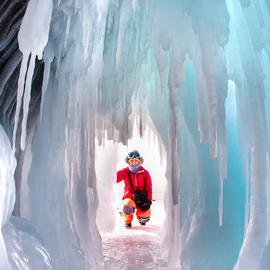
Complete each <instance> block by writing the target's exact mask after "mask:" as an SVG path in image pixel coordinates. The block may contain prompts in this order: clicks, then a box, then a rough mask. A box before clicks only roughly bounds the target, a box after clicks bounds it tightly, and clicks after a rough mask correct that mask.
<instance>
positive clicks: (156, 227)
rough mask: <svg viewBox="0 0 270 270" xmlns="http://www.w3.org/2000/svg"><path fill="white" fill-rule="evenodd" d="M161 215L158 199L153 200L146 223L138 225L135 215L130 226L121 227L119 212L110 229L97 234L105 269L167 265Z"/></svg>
mask: <svg viewBox="0 0 270 270" xmlns="http://www.w3.org/2000/svg"><path fill="white" fill-rule="evenodd" d="M164 218H165V214H164V210H163V204H162V202H161V201H154V202H153V204H152V216H151V220H150V221H149V222H148V223H147V225H146V226H141V225H140V224H139V223H138V221H137V220H136V218H135V219H134V220H133V223H132V229H125V228H124V226H123V224H124V222H123V218H122V217H120V215H119V218H117V222H116V226H115V229H114V231H113V232H112V233H110V234H108V233H107V234H102V235H101V237H102V240H103V241H102V242H103V254H104V258H105V263H106V267H107V269H108V270H143V269H155V270H162V269H168V267H167V262H166V254H167V248H166V247H165V246H164V245H163V244H162V237H163V233H164V228H163V223H164Z"/></svg>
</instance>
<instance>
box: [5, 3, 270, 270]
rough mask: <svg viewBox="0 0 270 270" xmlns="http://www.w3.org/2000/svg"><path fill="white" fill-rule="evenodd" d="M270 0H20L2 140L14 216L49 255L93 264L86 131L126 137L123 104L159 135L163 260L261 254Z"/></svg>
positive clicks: (244, 260)
mask: <svg viewBox="0 0 270 270" xmlns="http://www.w3.org/2000/svg"><path fill="white" fill-rule="evenodd" d="M269 13H270V7H269V3H268V1H267V0H256V1H255V0H249V1H239V0H236V1H232V0H227V1H225V0H222V1H213V0H203V1H185V0H183V1H174V0H171V1H161V0H155V1H154V0H153V1H152V0H148V1H136V0H133V1H129V0H123V1H118V0H106V1H105V0H103V1H99V0H98V1H97V0H96V1H94V0H92V1H84V0H76V1H75V0H74V1H73V0H70V1H60V0H58V1H56V0H55V1H48V2H46V3H43V1H30V3H29V4H28V7H27V11H26V13H25V16H24V19H23V23H22V26H21V29H20V34H19V46H20V49H21V51H22V53H23V60H22V64H21V70H20V77H19V80H18V93H17V108H16V113H15V118H14V119H15V122H14V123H15V124H14V129H13V131H14V133H13V150H14V151H15V146H16V145H18V144H20V145H21V147H22V149H25V150H24V155H23V156H21V159H20V163H21V164H22V165H21V170H20V174H19V175H18V177H19V178H20V181H21V186H20V191H19V194H20V197H19V200H20V204H19V205H21V206H20V213H21V216H22V217H24V218H26V219H28V221H29V222H30V224H31V225H33V226H34V227H35V228H36V230H37V231H38V233H39V234H40V237H41V239H43V241H44V247H45V248H46V252H48V254H50V258H51V266H52V268H53V269H57V270H58V269H67V270H68V269H104V263H103V258H102V252H101V244H100V237H99V234H98V230H97V227H96V224H95V218H96V209H97V206H98V199H100V200H102V194H100V193H99V194H97V183H96V172H95V139H97V140H98V142H99V143H102V142H103V140H104V138H105V137H107V139H109V140H112V141H114V142H122V143H124V144H125V143H127V141H128V139H129V138H130V137H131V136H132V126H133V123H134V119H135V118H134V115H136V117H137V118H138V119H139V130H140V134H141V135H144V131H145V127H146V125H147V124H149V123H150V122H151V124H153V125H154V130H156V132H157V133H158V134H157V135H158V136H159V138H160V139H161V140H162V143H163V144H164V146H165V148H166V161H167V171H166V176H167V180H168V188H169V192H168V202H167V209H166V210H167V211H166V212H167V219H166V220H167V224H166V226H167V228H168V229H167V237H166V242H167V244H168V250H169V256H168V261H169V263H170V266H171V268H174V267H181V269H184V270H186V269H191V270H193V269H194V270H197V269H200V270H212V269H219V270H222V269H224V270H225V269H226V270H227V269H235V270H242V269H243V270H244V269H245V270H246V269H252V270H253V269H254V270H256V269H258V270H266V269H268V268H269V260H268V255H269V254H268V253H269V235H270V234H269V233H270V230H269V229H270V226H269V224H270V223H269V216H270V215H269V209H270V208H269V196H270V189H269V188H270V185H269V124H270V118H269V116H270V112H269V108H270V107H269V87H270V77H269V74H270V63H269V59H270V55H269V52H270V51H269V50H270V47H269V45H270V43H269V42H270V34H269V33H270V19H269V18H270V17H269ZM29 27H31V31H28V29H29ZM36 56H38V57H39V58H43V61H44V65H45V66H44V73H43V84H42V93H41V103H40V111H41V112H40V114H39V117H38V120H36V121H35V124H34V125H30V127H31V128H30V127H29V126H28V128H27V122H28V110H29V102H30V98H31V96H30V93H31V92H30V91H31V82H32V77H33V74H34V70H35V57H36ZM28 61H29V62H28ZM25 75H26V76H25ZM21 110H22V112H23V114H20V113H21ZM20 115H21V117H22V119H20ZM148 116H150V119H151V120H148V119H149V118H148ZM148 121H149V123H148ZM17 130H18V132H17ZM20 130H21V132H20ZM20 135H22V136H20ZM16 142H17V144H16ZM114 153H115V155H116V149H115V148H112V149H111V150H110V154H108V156H113V155H114ZM112 167H115V164H112ZM108 175H109V173H108ZM98 196H99V198H98ZM3 254H4V253H3Z"/></svg>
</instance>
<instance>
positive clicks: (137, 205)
mask: <svg viewBox="0 0 270 270" xmlns="http://www.w3.org/2000/svg"><path fill="white" fill-rule="evenodd" d="M126 162H127V164H128V167H126V168H124V169H122V170H120V171H118V172H117V183H119V182H121V181H124V183H125V187H124V195H123V198H122V200H123V203H124V207H123V213H124V221H125V227H126V228H131V226H132V225H131V223H132V220H133V214H134V213H135V210H136V216H137V219H138V221H139V223H140V224H141V225H145V224H146V222H148V221H149V220H150V215H151V209H150V207H151V204H152V180H151V176H150V174H149V172H148V171H147V170H146V169H144V168H143V167H142V166H141V165H142V163H143V158H142V157H141V156H140V153H139V152H138V151H137V150H134V151H132V152H130V153H129V154H128V155H127V157H126Z"/></svg>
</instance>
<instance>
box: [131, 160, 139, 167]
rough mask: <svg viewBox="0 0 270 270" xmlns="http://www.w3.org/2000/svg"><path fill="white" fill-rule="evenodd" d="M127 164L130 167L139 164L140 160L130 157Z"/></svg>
mask: <svg viewBox="0 0 270 270" xmlns="http://www.w3.org/2000/svg"><path fill="white" fill-rule="evenodd" d="M128 164H129V165H130V166H131V167H136V166H138V165H140V161H139V160H138V159H130V160H129V162H128Z"/></svg>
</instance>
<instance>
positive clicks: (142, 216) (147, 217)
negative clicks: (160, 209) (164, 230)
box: [136, 208, 151, 225]
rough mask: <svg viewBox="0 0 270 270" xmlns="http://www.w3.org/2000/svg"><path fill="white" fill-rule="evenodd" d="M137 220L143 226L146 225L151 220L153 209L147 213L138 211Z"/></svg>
mask: <svg viewBox="0 0 270 270" xmlns="http://www.w3.org/2000/svg"><path fill="white" fill-rule="evenodd" d="M136 215H137V219H138V221H139V222H140V224H141V225H145V223H146V222H148V221H149V220H150V216H151V209H150V208H149V209H148V210H147V211H142V210H141V209H139V208H138V209H137V212H136Z"/></svg>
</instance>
